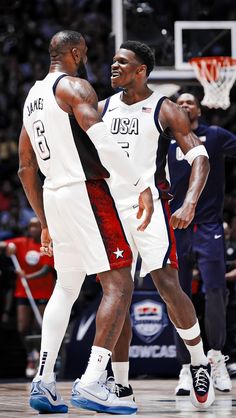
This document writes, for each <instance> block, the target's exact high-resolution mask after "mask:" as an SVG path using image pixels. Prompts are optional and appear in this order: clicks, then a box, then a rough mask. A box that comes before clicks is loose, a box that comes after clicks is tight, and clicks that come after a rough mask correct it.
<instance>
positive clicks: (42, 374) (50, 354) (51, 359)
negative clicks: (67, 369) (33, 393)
mask: <svg viewBox="0 0 236 418" xmlns="http://www.w3.org/2000/svg"><path fill="white" fill-rule="evenodd" d="M56 358H57V351H41V352H40V361H39V368H38V372H37V375H36V378H41V379H42V380H43V381H44V382H45V383H51V382H53V381H54V373H53V369H54V364H55V361H56Z"/></svg>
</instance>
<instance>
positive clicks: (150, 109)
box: [142, 106, 152, 113]
mask: <svg viewBox="0 0 236 418" xmlns="http://www.w3.org/2000/svg"><path fill="white" fill-rule="evenodd" d="M151 111H152V108H151V107H144V106H143V107H142V112H145V113H151Z"/></svg>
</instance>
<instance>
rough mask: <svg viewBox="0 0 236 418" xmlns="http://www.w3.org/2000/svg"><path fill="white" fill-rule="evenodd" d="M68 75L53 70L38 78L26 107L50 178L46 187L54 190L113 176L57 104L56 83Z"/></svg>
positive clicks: (31, 132) (29, 130)
mask: <svg viewBox="0 0 236 418" xmlns="http://www.w3.org/2000/svg"><path fill="white" fill-rule="evenodd" d="M65 76H66V74H62V73H58V72H56V73H49V74H48V75H47V76H46V77H45V78H44V79H43V80H42V81H37V82H36V83H35V84H34V86H33V87H32V88H31V90H30V91H29V94H28V96H27V98H26V100H25V104H24V110H23V121H24V126H25V128H26V131H27V133H28V135H29V138H30V141H31V143H32V147H33V149H34V151H35V154H36V157H37V161H38V165H39V168H40V170H41V172H42V173H43V174H44V176H45V177H46V180H45V182H44V187H47V188H51V189H54V188H59V187H62V186H65V185H68V184H73V183H77V182H81V181H85V180H90V179H91V180H96V179H103V178H108V177H109V172H108V171H107V170H106V169H105V167H104V166H103V165H102V163H101V161H100V159H99V156H98V153H97V150H96V148H95V146H94V145H93V143H92V141H91V140H90V138H89V137H88V135H87V134H86V133H85V132H84V131H83V130H82V129H81V128H80V126H79V125H78V123H77V121H76V120H75V118H74V117H71V116H70V115H69V114H68V113H66V112H64V111H63V110H62V109H61V108H60V107H59V105H58V104H57V101H56V98H55V86H56V85H57V83H58V81H59V80H60V79H61V78H62V77H65Z"/></svg>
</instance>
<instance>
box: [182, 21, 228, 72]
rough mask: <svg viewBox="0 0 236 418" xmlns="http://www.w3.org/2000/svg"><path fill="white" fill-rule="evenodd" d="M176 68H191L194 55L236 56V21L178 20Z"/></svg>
mask: <svg viewBox="0 0 236 418" xmlns="http://www.w3.org/2000/svg"><path fill="white" fill-rule="evenodd" d="M174 33H175V69H176V70H191V69H192V67H191V65H190V64H189V63H188V61H189V59H191V58H193V57H198V56H202V57H206V56H219V55H220V56H230V57H234V58H236V21H176V22H175V25H174Z"/></svg>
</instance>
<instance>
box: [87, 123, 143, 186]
mask: <svg viewBox="0 0 236 418" xmlns="http://www.w3.org/2000/svg"><path fill="white" fill-rule="evenodd" d="M86 133H87V135H88V136H89V138H90V139H91V141H92V142H93V144H94V145H95V147H96V149H97V151H98V154H99V157H100V159H101V162H102V164H103V165H104V167H106V169H107V170H108V171H115V172H116V173H118V174H119V175H120V176H122V178H123V179H124V180H125V182H126V183H130V184H133V186H134V187H135V190H136V191H137V192H138V193H141V192H142V191H143V190H145V189H146V188H147V187H148V185H147V184H146V183H145V182H144V180H143V179H142V178H141V177H140V174H139V173H138V170H137V169H136V167H134V166H133V164H131V162H130V160H129V158H128V157H127V156H126V154H125V152H124V151H123V150H122V149H121V148H120V147H119V145H118V144H117V143H116V142H115V141H114V140H113V139H112V137H111V134H110V133H109V131H108V129H107V127H106V125H105V123H104V122H98V123H95V124H94V125H92V126H91V127H90V128H89V129H88V130H87V131H86Z"/></svg>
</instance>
